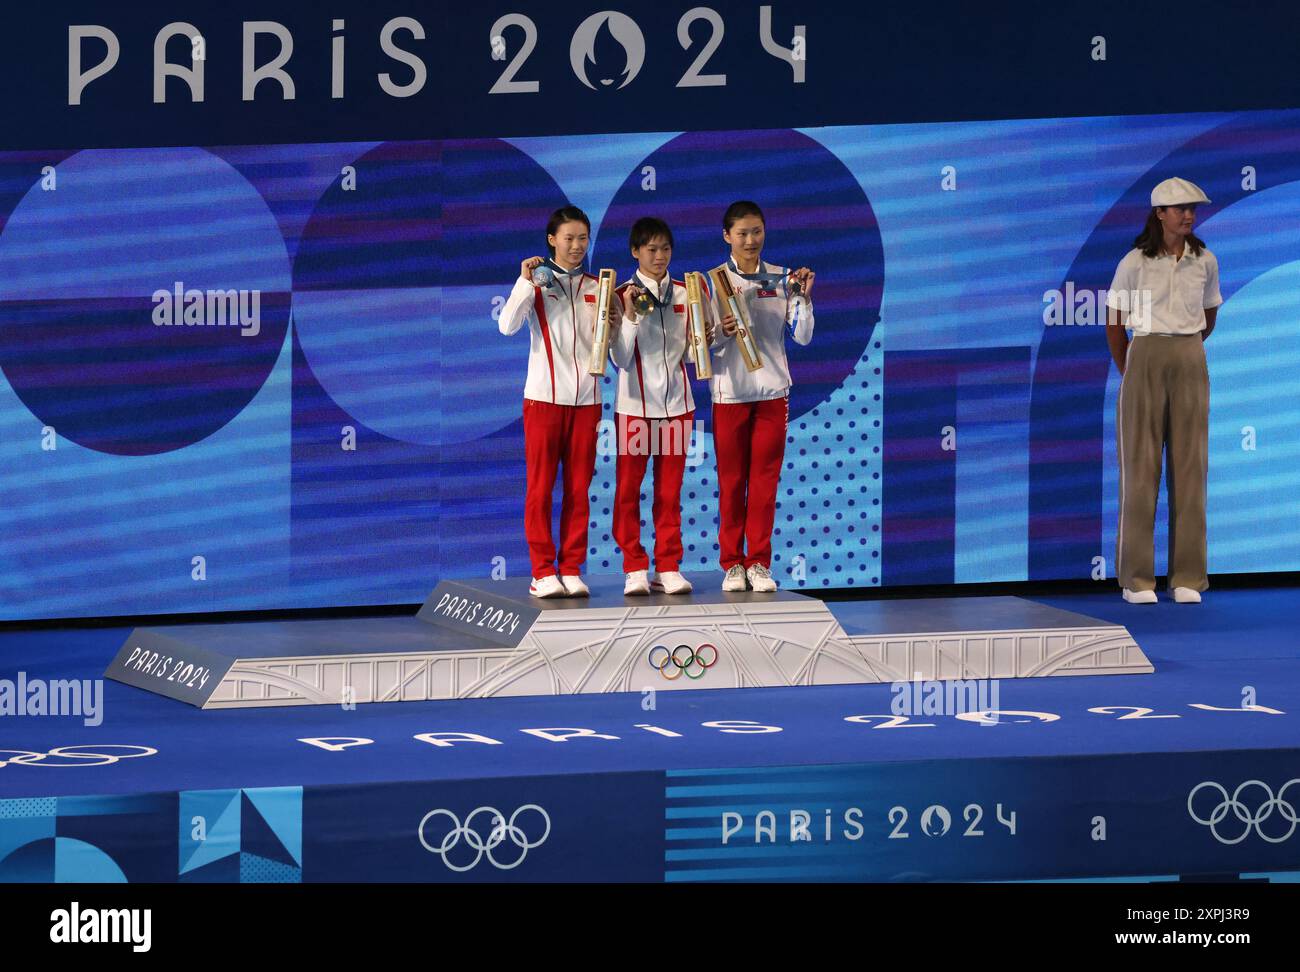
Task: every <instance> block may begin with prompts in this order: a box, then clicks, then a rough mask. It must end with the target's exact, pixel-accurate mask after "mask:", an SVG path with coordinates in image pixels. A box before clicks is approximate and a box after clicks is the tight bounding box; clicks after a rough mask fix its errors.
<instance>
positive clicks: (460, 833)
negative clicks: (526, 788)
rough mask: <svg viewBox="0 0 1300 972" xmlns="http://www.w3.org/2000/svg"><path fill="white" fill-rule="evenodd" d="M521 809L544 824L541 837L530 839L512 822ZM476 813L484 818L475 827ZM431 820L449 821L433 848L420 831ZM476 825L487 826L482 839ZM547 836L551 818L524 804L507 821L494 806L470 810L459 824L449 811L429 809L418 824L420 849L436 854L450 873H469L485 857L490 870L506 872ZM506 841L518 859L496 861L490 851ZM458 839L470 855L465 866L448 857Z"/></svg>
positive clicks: (528, 804) (542, 811) (521, 860)
mask: <svg viewBox="0 0 1300 972" xmlns="http://www.w3.org/2000/svg"><path fill="white" fill-rule="evenodd" d="M525 810H533V811H535V812H536V813H538V814H540V815H541V818H542V822H543V823H544V824H545V829H544V830H542V835H541V836H540V837H538V838H537V839H536V840H530V839H529V838H528V835H527V834H526V833H525V832H524V829H523V828H522V827H520V826H519V825H517V824H516V823H515V821H516V820H518V819H519V815H520V814H521V813H523V812H524V811H525ZM480 814H487V815H488V819H487V820H486V821H484V822H483V823H481V824H479V825H475V823H474V818H475V817H477V816H479V815H480ZM434 817H447V818H448V819H449V820H450V821H451V826H450V828H449V829H448V830H447V832H446V833H445V834H444V835H443V836H442V839H441V840H440V841H438V843H437V844H436V845H435V844H431V843H430V842H429V840H428V838H427V837H426V836H425V832H424V831H425V827H426V826H427V825H428V823H429V821H430V820H432V819H433V818H434ZM480 826H487V827H490V829H489V830H488V832H487V835H486V836H485V835H483V834H482V833H480V832H479V829H478V827H480ZM550 835H551V818H550V817H549V816H548V815H547V813H546V811H545V810H543V809H542V808H541V807H539V806H538V805H537V804H535V803H526V804H524V805H523V806H522V807H520V808H519V809H518V810H516V811H515V812H514V813H512V814H511V815H510V819H509V820H508V821H507V820H506V818H505V817H504V816H503V815H502V813H501V811H500V810H497V809H496V808H495V807H479V808H477V809H476V810H472V811H470V814H469V816H468V817H466V818H465V822H464V823H463V824H462V823H461V822H460V818H459V817H457V816H456V815H455V814H454V813H452V812H451V811H450V810H441V809H439V810H430V811H429V812H428V813H426V814H425V815H424V819H423V820H421V821H420V843H421V844H423V845H424V849H425V850H427V851H428V852H429V853H430V854H437V855H438V856H439V857H441V858H442V862H443V863H444V864H446V865H447V867H448V868H450V869H451V870H453V871H468V870H471V869H472V868H474V867H476V866H477V865H478V863H479V861H481V860H482V859H483V856H484V855H485V854H486V855H487V859H488V860H489V861H490V862H491V864H492V866H493V867H495V868H498V869H499V870H502V871H509V870H511V869H512V868H516V867H518V866H519V865H520V864H522V863H523V862H524V858H525V857H527V856H528V852H529V851H530V850H532V849H533V848H534V847H538V846H540V845H541V844H543V843H544V842H545V841H546V838H547V837H549V836H550ZM507 838H508V839H509V841H510V843H511V844H513V845H514V846H515V847H516V848H518V852H517V853H518V856H517V857H514V856H513V854H512V856H511V857H507V858H506V859H505V860H504V861H500V860H497V858H496V857H495V856H494V852H495V851H496V850H497V848H498V847H500V846H501V845H502V844H503V843H504V842H505V841H506V840H507ZM462 840H463V841H464V842H465V846H466V847H468V848H469V849H470V850H472V851H473V852H474V859H473V860H471V861H470V862H469V863H468V864H456V863H453V862H452V860H451V857H450V856H449V855H450V853H451V851H452V850H453V849H454V848H456V847H457V846H459V844H460V842H461V841H462ZM512 857H513V859H512Z"/></svg>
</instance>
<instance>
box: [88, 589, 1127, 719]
mask: <svg viewBox="0 0 1300 972" xmlns="http://www.w3.org/2000/svg"><path fill="white" fill-rule="evenodd" d="M588 580H589V583H590V584H591V596H590V597H586V598H553V599H549V598H548V599H539V598H534V597H532V596H531V595H529V593H528V584H529V581H528V579H527V578H519V579H514V578H510V579H504V580H501V581H492V580H446V581H442V582H441V583H439V584H438V586H437V588H435V590H434V591H433V593H432V594H431V595H430V596H429V598H428V599H427V600H426V602H425V604H424V606H423V607H422V608H421V609H420V611H419V613H418V614H417V615H416V616H414V617H408V618H361V619H342V620H315V621H277V622H253V623H239V624H200V625H178V626H174V627H155V628H137V629H135V630H134V631H132V632H131V635H130V637H128V639H127V641H126V644H124V645H123V646H122V649H121V650H120V651H119V653H118V655H117V656H116V658H114V660H113V663H112V664H111V665H110V666H109V669H108V671H107V672H106V676H107V677H109V678H114V679H117V680H118V681H122V682H126V683H128V684H131V685H136V686H138V687H140V688H144V689H147V690H149V691H153V692H157V693H159V694H162V695H167V696H170V697H172V698H176V699H179V700H181V701H185V702H188V703H190V704H192V705H197V706H200V707H203V708H233V707H245V706H250V707H251V706H288V705H337V704H340V703H342V702H345V701H352V702H356V703H362V702H400V701H425V700H436V699H469V698H492V697H503V696H538V695H573V694H578V693H587V692H640V691H644V690H645V689H649V688H653V689H656V690H669V691H674V690H689V689H732V688H737V689H738V688H754V687H760V686H800V685H838V684H852V683H874V682H894V681H905V680H911V679H932V678H950V679H971V678H1020V677H1034V676H1043V675H1090V674H1097V675H1100V674H1125V673H1132V674H1140V673H1149V672H1151V671H1152V670H1153V669H1152V666H1151V663H1150V662H1149V661H1148V660H1147V658H1146V656H1145V655H1144V654H1143V652H1142V650H1141V648H1139V647H1138V646H1137V644H1136V643H1135V642H1134V641H1133V639H1132V637H1131V636H1130V635H1129V633H1128V631H1127V630H1126V629H1125V628H1124V627H1123V626H1121V625H1115V624H1112V623H1110V622H1105V621H1100V620H1097V619H1095V618H1089V617H1086V616H1084V615H1080V614H1074V613H1072V612H1069V611H1061V610H1059V609H1056V608H1051V607H1047V606H1045V605H1041V604H1037V603H1035V602H1033V601H1027V600H1024V599H1022V598H1015V597H998V598H938V599H927V600H911V601H908V600H878V601H869V602H844V603H839V604H836V605H834V611H832V609H831V607H830V606H828V605H827V604H825V603H823V602H822V601H820V600H817V599H816V598H812V597H808V596H806V595H803V594H798V593H794V592H790V591H777V592H775V593H772V594H759V593H755V592H744V593H724V592H723V591H721V590H719V589H718V577H717V575H709V576H707V577H696V578H692V581H693V583H694V584H695V591H694V592H692V593H691V594H688V595H665V594H651V595H649V596H646V597H624V596H623V591H622V577H593V578H589V579H588Z"/></svg>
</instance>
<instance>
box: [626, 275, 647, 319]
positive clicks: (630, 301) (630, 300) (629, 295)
mask: <svg viewBox="0 0 1300 972" xmlns="http://www.w3.org/2000/svg"><path fill="white" fill-rule="evenodd" d="M643 293H645V288H643V287H638V286H637V285H636V284H632V285H630V286H628V287H626V288H625V289H624V290H623V320H625V321H627V322H628V323H629V324H634V325H635V324H640V323H641V319H640V318H639V317H638V316H637V312H636V299H637V298H638V297H640V296H641V295H642V294H643Z"/></svg>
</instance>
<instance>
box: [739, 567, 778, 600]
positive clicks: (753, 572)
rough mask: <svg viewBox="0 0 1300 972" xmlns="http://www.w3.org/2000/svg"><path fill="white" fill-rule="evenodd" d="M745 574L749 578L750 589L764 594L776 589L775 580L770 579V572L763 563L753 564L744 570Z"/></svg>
mask: <svg viewBox="0 0 1300 972" xmlns="http://www.w3.org/2000/svg"><path fill="white" fill-rule="evenodd" d="M745 576H746V577H748V578H749V586H750V588H751V589H752V590H755V591H761V592H763V593H765V594H770V593H771V592H772V591H774V590H776V581H775V580H773V579H772V572H771V571H770V570H768V569H767V567H765V566H764V565H763V564H755V565H754V566H753V567H751V568H749V570H747V571H745Z"/></svg>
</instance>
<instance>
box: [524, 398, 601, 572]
mask: <svg viewBox="0 0 1300 972" xmlns="http://www.w3.org/2000/svg"><path fill="white" fill-rule="evenodd" d="M599 424H600V406H599V405H552V404H551V403H550V402H538V401H534V400H533V399H531V398H525V399H524V453H525V455H526V457H527V464H528V486H527V491H526V493H525V495H524V536H525V537H526V538H527V540H528V555H529V557H530V559H531V560H532V563H533V576H534V577H537V578H541V577H548V576H550V575H551V574H554V573H555V572H556V570H555V566H556V564H555V558H556V553H555V539H554V537H553V535H552V533H551V492H552V490H553V489H554V488H555V476H556V473H557V472H558V471H559V467H560V464H561V463H563V464H564V475H563V478H562V479H561V483H562V486H563V490H564V500H563V502H562V503H561V505H560V551H559V568H560V569H559V572H560V573H561V574H577V573H579V571H580V568H581V567H582V563H583V561H584V560H586V559H587V519H588V517H589V515H590V509H589V507H590V502H589V500H588V497H587V490H588V489H589V488H590V486H591V477H592V474H593V473H594V472H595V471H596V430H597V426H598V425H599Z"/></svg>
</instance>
